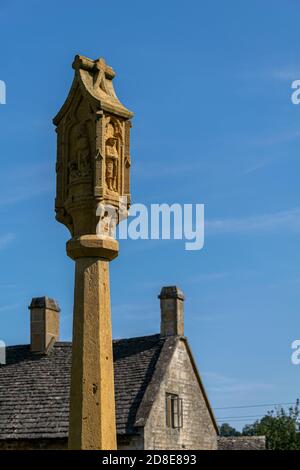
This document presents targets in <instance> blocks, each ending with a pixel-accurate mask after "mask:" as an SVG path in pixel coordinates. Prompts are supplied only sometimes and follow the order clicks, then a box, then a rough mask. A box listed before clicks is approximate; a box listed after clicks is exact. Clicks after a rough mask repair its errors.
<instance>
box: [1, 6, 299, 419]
mask: <svg viewBox="0 0 300 470" xmlns="http://www.w3.org/2000/svg"><path fill="white" fill-rule="evenodd" d="M299 13H300V5H299V2H297V1H296V0H294V1H293V0H285V1H276V0H265V1H264V2H262V1H258V0H252V1H251V2H241V1H238V0H236V1H233V0H227V1H226V2H223V1H220V0H219V1H212V0H211V1H209V2H208V1H207V2H204V1H192V0H190V1H187V2H181V1H176V0H173V1H170V0H168V1H165V2H159V1H157V0H152V1H151V2H138V1H135V0H133V1H131V2H121V1H119V0H116V1H115V2H113V3H112V2H104V1H99V0H98V1H93V0H91V1H89V2H86V3H84V2H79V1H76V0H75V1H74V0H73V1H68V0H64V1H56V0H51V2H50V1H49V2H38V1H33V0H27V1H26V2H23V1H20V0H19V1H13V0H10V1H5V0H2V1H1V5H0V51H1V67H0V80H4V81H5V82H6V86H7V104H6V105H0V129H1V131H0V149H1V157H2V158H1V185H0V260H1V261H0V262H1V270H0V337H1V339H3V340H5V341H6V342H7V344H17V343H27V342H28V341H29V313H28V309H27V306H28V305H29V303H30V300H31V298H32V297H34V296H41V295H48V296H50V297H54V298H56V299H57V300H58V301H59V303H60V305H61V308H62V314H61V337H62V339H66V340H68V339H70V337H71V317H72V298H73V276H74V273H73V268H74V266H73V263H72V261H71V260H69V259H68V258H67V257H66V254H65V242H66V241H67V239H68V232H67V230H66V228H65V227H64V226H62V225H60V224H59V223H57V222H56V221H55V217H54V195H55V158H56V148H55V147H56V141H55V132H54V127H53V125H52V117H53V116H54V115H55V114H56V112H57V111H58V109H59V108H60V106H61V105H62V103H63V101H64V99H65V97H66V94H67V92H68V89H69V87H70V85H71V81H72V75H73V71H72V69H71V63H72V60H73V57H74V55H75V54H77V53H80V54H83V55H86V56H88V57H91V58H97V57H99V56H103V57H105V59H106V61H107V62H108V63H109V64H110V65H112V66H113V68H114V69H115V70H116V72H117V77H116V79H115V88H116V91H117V94H118V96H119V98H120V99H121V101H122V102H124V104H125V105H126V106H127V107H128V108H129V109H131V110H133V111H134V113H135V118H134V122H133V129H132V145H131V154H132V198H133V201H134V202H141V203H147V204H150V203H151V202H155V203H162V202H167V203H173V202H177V203H204V204H205V217H206V234H205V246H204V249H203V250H201V251H198V252H195V251H190V252H189V251H186V250H185V249H184V243H183V242H182V241H165V240H164V241H130V240H128V241H127V240H124V241H122V242H121V247H120V255H119V258H118V259H117V260H115V261H114V262H113V263H112V264H111V296H112V315H113V332H114V336H115V337H128V336H138V335H144V334H151V333H155V332H157V331H158V329H159V302H158V299H157V294H158V293H159V291H160V288H161V286H163V285H170V284H177V285H179V286H180V287H181V288H182V289H183V291H184V292H185V295H186V305H185V311H186V334H187V336H188V338H189V340H190V343H191V346H192V349H193V351H194V354H195V357H196V359H197V362H198V365H199V369H200V372H201V373H202V376H203V380H204V383H205V385H206V388H207V391H208V394H209V398H210V400H211V403H212V405H213V407H215V408H220V407H231V406H237V405H251V404H252V405H256V404H264V403H278V402H291V401H294V400H295V399H296V398H297V397H298V396H299V386H300V366H298V367H297V366H294V365H292V364H291V361H290V356H291V348H290V345H291V342H292V341H293V340H294V339H299V338H300V295H299V293H300V253H299V243H300V188H299V176H298V175H299V171H300V161H299V149H300V106H296V105H293V104H292V102H291V92H292V90H291V83H292V81H293V80H296V79H300V57H299V46H298V45H299V39H300V37H299V36H300V32H299ZM264 411H265V408H263V407H262V408H254V409H248V410H247V409H241V410H236V409H230V410H216V415H217V416H218V417H226V416H234V417H236V416H246V415H247V416H248V415H250V416H256V415H260V414H262V413H263V412H264ZM228 421H231V423H232V424H234V425H236V426H241V424H243V423H244V421H245V422H248V421H250V422H251V421H253V420H252V419H248V418H247V419H246V418H245V420H244V421H235V420H234V419H229V420H228Z"/></svg>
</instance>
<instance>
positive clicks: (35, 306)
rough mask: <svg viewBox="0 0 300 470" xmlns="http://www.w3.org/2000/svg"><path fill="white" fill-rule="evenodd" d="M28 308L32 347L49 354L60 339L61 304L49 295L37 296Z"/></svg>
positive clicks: (34, 349) (35, 350) (33, 349)
mask: <svg viewBox="0 0 300 470" xmlns="http://www.w3.org/2000/svg"><path fill="white" fill-rule="evenodd" d="M28 308H29V310H30V349H31V351H32V352H37V353H41V354H47V353H48V352H49V350H50V349H51V347H52V346H53V345H54V343H55V342H56V341H57V340H58V339H59V312H60V308H59V305H58V303H57V302H56V300H54V299H50V298H49V297H35V298H33V299H32V301H31V304H30V305H29V307H28Z"/></svg>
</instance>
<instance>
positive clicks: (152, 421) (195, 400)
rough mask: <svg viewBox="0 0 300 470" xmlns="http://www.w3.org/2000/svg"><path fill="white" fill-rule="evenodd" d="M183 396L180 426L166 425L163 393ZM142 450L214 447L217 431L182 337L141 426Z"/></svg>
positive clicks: (208, 448) (209, 448)
mask: <svg viewBox="0 0 300 470" xmlns="http://www.w3.org/2000/svg"><path fill="white" fill-rule="evenodd" d="M166 393H174V394H177V395H179V396H180V397H181V398H182V399H183V427H182V428H181V429H172V428H168V427H167V426H166V411H165V406H166V405H165V396H166ZM144 440H145V444H144V445H145V449H147V450H152V449H163V450H164V449H165V450H168V449H170V450H180V449H192V450H197V449H203V450H212V449H217V433H216V430H215V427H214V424H213V421H212V419H211V416H210V414H209V411H208V408H207V404H206V401H205V399H204V396H203V393H202V390H201V388H200V385H199V382H198V380H197V378H196V375H195V371H194V368H193V366H192V362H191V360H190V357H189V354H188V352H187V346H186V343H185V341H184V340H180V341H179V342H178V345H177V347H176V350H175V352H174V355H173V358H172V360H171V362H170V364H169V367H168V370H167V372H166V375H165V379H164V381H163V383H162V384H161V386H160V391H159V396H158V398H157V399H156V401H155V403H154V405H153V407H152V410H151V412H150V416H149V418H148V420H147V423H146V426H145V428H144Z"/></svg>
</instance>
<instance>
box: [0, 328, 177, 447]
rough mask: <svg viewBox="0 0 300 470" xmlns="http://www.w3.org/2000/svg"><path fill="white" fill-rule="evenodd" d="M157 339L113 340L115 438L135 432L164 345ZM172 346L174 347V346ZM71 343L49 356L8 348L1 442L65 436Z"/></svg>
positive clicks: (0, 374) (0, 389)
mask: <svg viewBox="0 0 300 470" xmlns="http://www.w3.org/2000/svg"><path fill="white" fill-rule="evenodd" d="M167 341H168V340H165V339H164V338H161V337H160V335H152V336H144V337H139V338H130V339H121V340H114V341H113V351H114V370H115V393H116V419H117V432H118V434H128V433H134V432H135V431H136V428H135V426H134V424H135V419H136V414H137V411H138V409H139V406H140V403H141V401H142V399H143V396H144V393H145V390H146V388H147V386H148V384H149V383H150V381H151V379H152V376H153V374H154V371H155V367H156V364H157V361H158V358H159V356H160V353H161V350H162V348H163V345H164V343H165V342H167ZM173 347H175V343H174V346H173ZM70 367H71V343H67V342H57V343H56V344H55V345H54V347H53V349H52V351H51V352H50V353H49V354H48V355H43V356H41V355H37V354H35V353H32V352H31V351H30V349H29V345H22V346H9V347H7V349H6V365H4V366H0V439H32V438H49V437H53V438H54V437H55V438H63V437H67V435H68V424H69V387H70Z"/></svg>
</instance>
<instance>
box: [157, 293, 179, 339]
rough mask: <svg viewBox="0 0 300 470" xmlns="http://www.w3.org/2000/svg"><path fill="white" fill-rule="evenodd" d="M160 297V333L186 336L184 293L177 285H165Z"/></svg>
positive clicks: (162, 334)
mask: <svg viewBox="0 0 300 470" xmlns="http://www.w3.org/2000/svg"><path fill="white" fill-rule="evenodd" d="M158 298H159V299H160V311H161V317H160V335H161V336H184V307H183V302H184V295H183V292H182V290H181V289H179V287H176V286H169V287H163V288H162V290H161V292H160V294H159V296H158Z"/></svg>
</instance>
